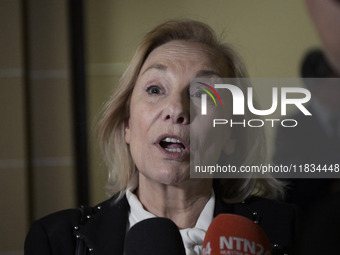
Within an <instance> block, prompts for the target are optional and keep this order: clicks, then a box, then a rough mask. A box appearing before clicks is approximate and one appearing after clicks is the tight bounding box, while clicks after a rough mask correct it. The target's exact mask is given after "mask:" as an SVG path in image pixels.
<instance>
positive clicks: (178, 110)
mask: <svg viewBox="0 0 340 255" xmlns="http://www.w3.org/2000/svg"><path fill="white" fill-rule="evenodd" d="M164 120H165V121H171V122H172V123H173V124H182V125H186V124H189V122H190V102H189V98H188V96H187V95H177V96H170V97H169V98H168V100H167V104H166V105H165V108H164Z"/></svg>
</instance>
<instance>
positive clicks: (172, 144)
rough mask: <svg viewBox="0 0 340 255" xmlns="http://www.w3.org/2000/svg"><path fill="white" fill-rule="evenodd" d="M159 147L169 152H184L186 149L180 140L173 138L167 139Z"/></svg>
mask: <svg viewBox="0 0 340 255" xmlns="http://www.w3.org/2000/svg"><path fill="white" fill-rule="evenodd" d="M159 145H160V146H161V147H162V148H163V149H164V150H166V151H168V152H182V151H184V150H185V148H186V147H185V145H184V144H183V143H182V142H181V141H180V140H179V139H177V138H173V137H165V138H164V139H163V140H161V141H160V142H159Z"/></svg>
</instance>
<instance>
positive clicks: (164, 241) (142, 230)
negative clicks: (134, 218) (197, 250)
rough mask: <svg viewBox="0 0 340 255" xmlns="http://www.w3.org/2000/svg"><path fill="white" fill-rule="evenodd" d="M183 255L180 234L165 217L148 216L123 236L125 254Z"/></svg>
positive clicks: (183, 250) (174, 225)
mask: <svg viewBox="0 0 340 255" xmlns="http://www.w3.org/2000/svg"><path fill="white" fill-rule="evenodd" d="M137 254H138V255H143V254H148V255H185V248H184V244H183V241H182V237H181V234H180V232H179V230H178V227H177V226H176V224H175V223H174V222H173V221H171V220H169V219H167V218H158V217H157V218H150V219H146V220H143V221H141V222H138V223H137V224H135V225H134V226H132V227H131V228H130V230H129V231H128V232H127V234H126V238H125V255H137Z"/></svg>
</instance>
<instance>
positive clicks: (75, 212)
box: [25, 209, 80, 255]
mask: <svg viewBox="0 0 340 255" xmlns="http://www.w3.org/2000/svg"><path fill="white" fill-rule="evenodd" d="M79 220H80V210H79V209H69V210H63V211H60V212H56V213H53V214H50V215H48V216H45V217H43V218H41V219H39V220H36V221H35V222H33V224H32V226H31V228H30V230H29V232H28V234H27V237H26V240H25V255H30V254H36V253H37V252H38V251H39V252H42V253H41V254H52V253H53V254H54V252H55V251H54V247H59V248H58V249H59V250H61V251H60V252H61V253H57V254H62V253H64V254H72V253H73V251H74V247H75V240H74V237H73V228H74V226H76V225H77V224H78V223H79ZM52 251H53V252H52Z"/></svg>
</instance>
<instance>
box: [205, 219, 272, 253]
mask: <svg viewBox="0 0 340 255" xmlns="http://www.w3.org/2000/svg"><path fill="white" fill-rule="evenodd" d="M217 254H218V255H221V254H225V255H234V254H237V255H272V250H271V245H270V242H269V239H268V237H267V236H266V233H265V232H264V230H263V229H262V228H261V227H260V226H259V225H258V224H256V223H254V222H253V221H251V220H250V219H248V218H245V217H243V216H239V215H235V214H220V215H218V216H217V217H216V218H215V219H214V220H213V221H212V223H211V225H210V226H209V228H208V231H207V233H206V235H205V238H204V241H203V246H202V255H217Z"/></svg>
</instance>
